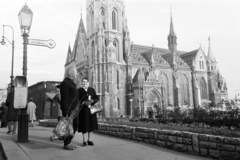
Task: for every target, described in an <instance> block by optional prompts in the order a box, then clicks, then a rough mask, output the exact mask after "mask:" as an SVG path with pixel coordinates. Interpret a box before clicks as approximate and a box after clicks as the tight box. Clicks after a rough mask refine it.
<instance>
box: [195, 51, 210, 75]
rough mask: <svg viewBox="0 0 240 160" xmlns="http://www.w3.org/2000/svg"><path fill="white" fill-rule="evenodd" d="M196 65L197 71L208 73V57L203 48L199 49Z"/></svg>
mask: <svg viewBox="0 0 240 160" xmlns="http://www.w3.org/2000/svg"><path fill="white" fill-rule="evenodd" d="M195 65H196V67H195V69H196V71H207V57H206V56H205V54H204V52H203V50H202V49H201V48H199V49H198V52H197V54H196V57H195Z"/></svg>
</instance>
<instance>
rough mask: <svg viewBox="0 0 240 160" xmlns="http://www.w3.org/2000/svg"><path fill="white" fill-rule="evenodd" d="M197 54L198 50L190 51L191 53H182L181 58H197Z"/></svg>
mask: <svg viewBox="0 0 240 160" xmlns="http://www.w3.org/2000/svg"><path fill="white" fill-rule="evenodd" d="M197 53H198V49H196V50H193V51H190V52H185V53H182V54H180V55H179V56H180V57H181V58H185V57H188V56H191V57H195V56H196V55H197Z"/></svg>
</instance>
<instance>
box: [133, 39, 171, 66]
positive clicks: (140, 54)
mask: <svg viewBox="0 0 240 160" xmlns="http://www.w3.org/2000/svg"><path fill="white" fill-rule="evenodd" d="M168 52H170V51H169V50H168V49H163V48H156V47H154V49H153V48H152V46H151V47H149V46H143V45H136V44H134V45H132V48H131V59H132V62H133V63H134V62H136V63H149V64H150V63H151V62H152V61H154V62H156V63H157V64H160V63H162V64H166V65H169V64H167V62H166V61H165V60H164V58H163V57H162V55H163V54H167V53H168Z"/></svg>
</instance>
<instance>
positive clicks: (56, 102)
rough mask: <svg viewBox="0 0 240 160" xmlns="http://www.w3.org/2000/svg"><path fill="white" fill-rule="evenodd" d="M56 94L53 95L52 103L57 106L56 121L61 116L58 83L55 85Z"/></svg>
mask: <svg viewBox="0 0 240 160" xmlns="http://www.w3.org/2000/svg"><path fill="white" fill-rule="evenodd" d="M55 87H56V96H55V97H54V103H55V105H56V107H57V120H58V122H59V121H60V119H61V118H62V110H61V107H60V105H61V94H60V85H59V84H58V85H56V86H55Z"/></svg>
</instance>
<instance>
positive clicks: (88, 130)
mask: <svg viewBox="0 0 240 160" xmlns="http://www.w3.org/2000/svg"><path fill="white" fill-rule="evenodd" d="M78 94H79V99H83V101H84V102H83V108H82V110H81V111H80V112H79V126H78V132H81V133H82V136H83V144H82V146H86V145H87V144H88V145H90V146H93V145H94V143H93V142H92V141H91V134H92V131H94V130H97V129H98V124H97V115H96V114H91V112H90V105H94V104H95V103H97V102H98V100H99V97H98V96H97V94H96V92H95V90H94V88H91V87H89V82H88V79H87V78H86V77H85V78H83V79H82V87H80V88H79V89H78ZM86 134H88V140H87V142H86V140H85V136H86Z"/></svg>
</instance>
